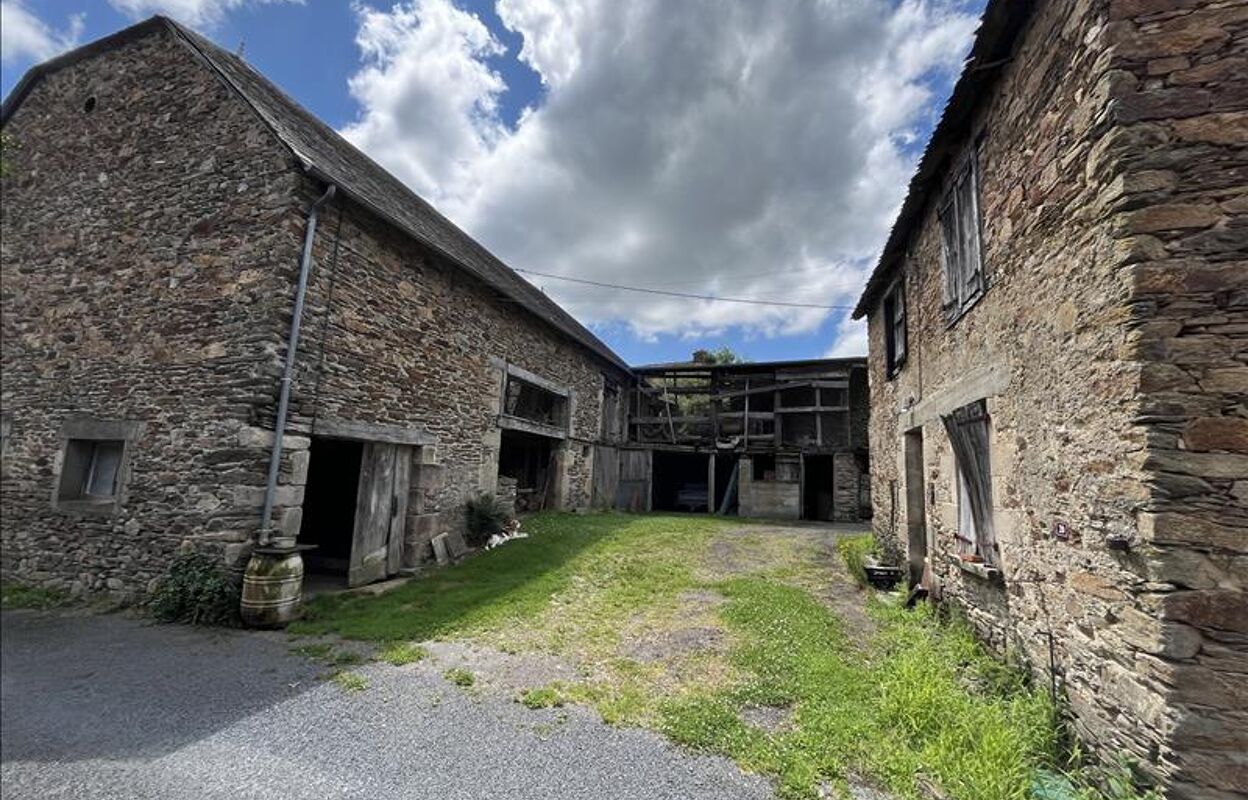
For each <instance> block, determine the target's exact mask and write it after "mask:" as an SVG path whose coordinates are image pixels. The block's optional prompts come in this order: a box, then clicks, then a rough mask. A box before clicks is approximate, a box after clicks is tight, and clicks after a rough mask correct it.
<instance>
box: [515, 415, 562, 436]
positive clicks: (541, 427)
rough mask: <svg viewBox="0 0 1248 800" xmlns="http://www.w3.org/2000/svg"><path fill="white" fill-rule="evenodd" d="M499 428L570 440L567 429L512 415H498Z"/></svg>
mask: <svg viewBox="0 0 1248 800" xmlns="http://www.w3.org/2000/svg"><path fill="white" fill-rule="evenodd" d="M498 427H500V428H502V429H504V430H509V431H520V432H521V433H531V434H533V435H535V436H544V437H546V438H547V439H566V438H568V431H567V429H566V428H560V427H558V426H557V425H547V424H546V423H544V422H534V421H533V420H531V419H524V418H523V417H513V416H511V415H510V414H499V415H498Z"/></svg>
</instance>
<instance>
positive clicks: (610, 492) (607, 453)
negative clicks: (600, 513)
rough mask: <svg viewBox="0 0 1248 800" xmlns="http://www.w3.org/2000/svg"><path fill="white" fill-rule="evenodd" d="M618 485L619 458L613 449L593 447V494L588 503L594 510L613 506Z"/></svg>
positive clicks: (599, 446)
mask: <svg viewBox="0 0 1248 800" xmlns="http://www.w3.org/2000/svg"><path fill="white" fill-rule="evenodd" d="M619 485H620V457H619V455H618V454H617V451H616V449H615V448H614V447H608V446H607V445H602V444H599V445H594V494H593V498H592V500H591V501H590V503H591V505H593V507H594V508H611V507H613V506H614V505H615V496H616V492H617V491H618V490H619Z"/></svg>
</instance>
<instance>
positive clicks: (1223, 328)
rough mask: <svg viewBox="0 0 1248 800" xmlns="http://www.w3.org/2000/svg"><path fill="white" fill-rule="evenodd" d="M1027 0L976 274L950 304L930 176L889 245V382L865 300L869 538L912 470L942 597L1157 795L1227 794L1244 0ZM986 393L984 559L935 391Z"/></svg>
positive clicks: (1245, 766)
mask: <svg viewBox="0 0 1248 800" xmlns="http://www.w3.org/2000/svg"><path fill="white" fill-rule="evenodd" d="M1036 8H1037V10H1036V12H1035V14H1034V16H1033V18H1032V19H1031V21H1030V22H1029V25H1028V27H1027V28H1026V29H1025V30H1024V33H1023V34H1022V38H1021V41H1020V43H1019V45H1018V46H1017V48H1016V51H1015V53H1014V57H1013V59H1012V61H1011V62H1010V63H1009V64H1008V65H1005V66H1004V67H1002V72H1001V75H1000V78H999V80H998V82H997V83H996V85H995V87H994V88H993V90H992V91H991V93H990V95H989V96H987V97H986V98H985V100H984V101H982V102H981V105H980V108H979V110H978V112H977V115H976V117H975V119H974V122H973V124H972V126H971V127H972V131H973V134H974V135H975V136H980V137H982V138H981V139H980V147H979V160H978V164H979V176H980V178H979V180H980V195H979V196H980V204H981V207H982V217H983V234H982V236H983V260H984V269H985V276H986V279H987V281H988V288H987V290H986V292H985V294H984V296H983V298H982V299H981V300H980V301H979V302H978V304H977V305H975V306H974V307H972V308H971V309H970V310H969V311H968V312H967V313H966V314H965V315H964V316H962V317H961V318H960V319H958V320H957V321H956V323H954V324H953V325H952V326H950V325H949V324H948V323H947V321H946V319H945V318H944V316H943V315H942V311H941V305H942V282H943V275H942V259H941V249H940V247H941V243H940V232H939V226H938V221H937V215H936V210H935V207H934V203H933V202H932V200H933V199H934V198H935V197H938V196H939V193H940V187H936V188H934V189H933V191H932V195H931V198H929V203H928V208H927V209H926V211H925V212H924V215H923V217H922V222H921V224H920V225H918V226H917V227H916V229H915V230H914V232H913V233H912V234H911V239H910V242H909V247H908V249H907V257H906V258H905V260H904V263H903V264H902V265H901V270H902V272H903V273H904V281H905V291H906V297H907V311H908V331H909V336H908V350H909V353H908V359H907V363H906V364H905V366H904V367H903V368H902V370H901V372H900V374H899V375H897V376H896V377H895V378H894V379H891V380H890V379H888V377H887V376H886V374H885V365H884V330H883V319H882V316H883V315H882V312H881V310H880V307H879V306H878V305H877V307H876V308H875V309H874V310H873V311H872V313H871V315H870V332H869V338H870V351H871V358H870V370H871V385H872V388H871V391H872V417H871V448H872V464H873V470H872V471H873V486H872V496H873V500H874V505H875V514H874V527H875V531H876V535H877V537H879V539H880V540H881V541H882V542H884V543H885V545H886V546H887V548H888V549H889V550H891V551H892V552H894V553H896V554H898V555H900V553H901V552H902V551H904V550H905V549H906V547H907V543H908V540H909V528H910V527H912V525H911V523H914V522H915V520H909V519H907V505H908V504H907V489H917V491H916V492H912V494H911V500H912V502H911V503H910V507H911V508H917V507H920V506H921V507H923V508H924V513H923V519H922V526H921V527H920V530H921V531H923V532H925V536H926V541H927V548H928V550H929V552H930V561H931V567H932V570H933V572H934V576H935V579H936V582H937V584H938V586H939V588H940V591H941V593H942V594H943V597H944V598H945V599H946V600H948V601H952V602H953V603H956V604H957V605H958V606H960V607H961V608H963V609H965V611H966V614H967V616H968V617H969V619H970V621H971V622H972V623H973V624H974V625H975V627H976V628H977V629H978V630H979V631H980V632H981V633H982V634H983V635H984V636H985V638H986V639H987V640H988V641H990V642H991V643H992V644H993V645H995V646H996V647H998V648H1000V649H1006V648H1009V649H1012V650H1014V651H1016V652H1020V653H1022V654H1024V655H1025V656H1026V657H1027V658H1028V660H1029V662H1030V663H1031V664H1032V666H1033V668H1034V669H1035V671H1036V672H1037V673H1038V674H1039V675H1041V676H1042V677H1043V678H1044V679H1045V680H1047V678H1048V676H1049V673H1050V671H1051V670H1052V671H1053V672H1056V674H1057V677H1058V679H1059V680H1060V681H1061V685H1062V686H1063V688H1064V690H1065V696H1066V698H1067V700H1068V703H1069V710H1070V712H1071V715H1072V721H1073V724H1074V727H1075V729H1076V731H1077V732H1078V733H1079V734H1080V735H1081V736H1082V737H1083V738H1084V739H1085V740H1086V741H1087V742H1089V743H1090V744H1091V745H1092V746H1093V747H1094V748H1095V749H1096V750H1097V751H1098V752H1100V753H1102V754H1105V755H1109V756H1116V755H1119V754H1121V755H1125V756H1128V757H1132V758H1135V759H1138V760H1139V761H1140V762H1141V765H1142V766H1143V768H1144V769H1146V770H1147V771H1149V772H1151V773H1152V774H1153V775H1154V776H1156V777H1157V778H1159V779H1161V780H1162V781H1163V782H1164V783H1165V784H1166V786H1167V792H1168V794H1167V796H1168V797H1173V798H1210V799H1211V800H1222V799H1224V798H1230V797H1242V796H1243V795H1242V794H1241V793H1238V792H1242V790H1243V788H1244V787H1245V786H1248V762H1245V760H1244V756H1243V753H1244V752H1246V751H1248V738H1246V734H1245V731H1248V722H1246V721H1245V716H1244V709H1245V706H1246V705H1248V691H1246V690H1245V688H1244V687H1245V686H1246V685H1248V682H1246V681H1245V673H1248V657H1246V656H1245V649H1246V645H1248V629H1246V626H1248V606H1246V605H1245V601H1244V593H1243V589H1244V580H1245V577H1246V575H1248V559H1246V557H1245V551H1246V549H1248V527H1246V526H1248V514H1246V513H1245V510H1244V506H1245V495H1246V492H1245V486H1248V483H1245V478H1248V455H1246V451H1248V434H1246V432H1245V431H1246V427H1245V419H1244V417H1245V414H1246V413H1248V408H1246V403H1248V401H1246V394H1245V393H1246V392H1248V367H1246V366H1245V360H1246V359H1248V353H1246V347H1245V345H1246V336H1248V318H1246V310H1248V286H1246V284H1248V264H1245V261H1244V259H1245V241H1246V236H1248V225H1245V216H1244V214H1245V208H1248V206H1246V205H1245V203H1244V199H1243V198H1244V197H1245V187H1246V186H1248V159H1246V158H1245V150H1244V143H1245V141H1246V137H1245V135H1244V133H1245V130H1248V126H1246V122H1248V119H1246V117H1245V112H1244V109H1245V105H1246V100H1248V96H1246V95H1245V90H1246V89H1248V86H1246V85H1245V83H1244V81H1243V80H1242V75H1243V69H1244V65H1245V61H1244V51H1245V30H1246V29H1248V6H1246V5H1245V4H1244V3H1218V4H1214V3H1200V2H1183V3H1176V2H1174V0H1167V1H1166V2H1160V1H1158V2H1149V1H1148V0H1123V2H1108V3H1106V2H1090V1H1089V0H1058V1H1055V2H1051V3H1042V4H1037V7H1036ZM1236 74H1237V75H1239V76H1240V77H1239V78H1238V79H1232V77H1231V76H1232V75H1236ZM968 141H969V139H968ZM979 399H985V400H986V403H987V408H988V412H989V414H990V417H991V422H990V425H991V443H990V450H991V472H992V500H993V507H994V519H995V527H996V537H997V542H998V545H999V560H1000V565H1001V570H1002V573H1003V577H1004V580H1003V581H1001V582H990V581H986V580H984V579H982V578H980V577H978V576H977V575H974V574H971V573H969V572H967V571H964V570H963V569H962V567H961V565H960V563H959V561H958V559H957V557H956V555H955V554H956V552H957V549H956V545H955V538H954V531H955V530H956V526H957V505H956V484H955V481H954V470H955V467H954V461H953V456H952V450H951V447H950V444H949V442H948V438H947V436H946V435H945V432H944V429H943V426H942V424H941V422H940V415H941V414H946V413H949V412H950V411H952V410H953V409H954V408H957V407H959V406H962V405H965V404H967V403H970V402H972V401H975V400H979ZM907 433H909V434H910V436H909V437H907V436H906V434H907ZM920 437H921V438H920ZM907 446H908V447H909V448H910V449H911V451H912V452H911V465H912V469H911V470H910V471H909V472H907V469H906V461H907V459H906V455H907V454H906V449H907ZM920 448H921V454H920V453H919V449H920ZM914 466H917V469H914V468H913V467H914ZM914 501H917V505H916V503H915V502H914ZM1112 540H1126V541H1127V542H1129V543H1130V545H1129V549H1128V550H1126V551H1120V550H1116V549H1113V548H1112V547H1111V541H1112ZM920 541H922V537H920ZM1050 641H1051V642H1052V644H1053V647H1054V654H1055V656H1054V659H1053V662H1052V663H1050V659H1049V654H1048V648H1049V643H1050Z"/></svg>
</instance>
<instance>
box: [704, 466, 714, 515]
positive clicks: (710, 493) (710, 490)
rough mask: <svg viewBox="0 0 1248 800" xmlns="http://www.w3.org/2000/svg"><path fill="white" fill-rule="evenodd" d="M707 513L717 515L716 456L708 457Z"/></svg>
mask: <svg viewBox="0 0 1248 800" xmlns="http://www.w3.org/2000/svg"><path fill="white" fill-rule="evenodd" d="M706 513H708V514H714V513H715V454H714V453H711V454H710V455H709V456H707V457H706Z"/></svg>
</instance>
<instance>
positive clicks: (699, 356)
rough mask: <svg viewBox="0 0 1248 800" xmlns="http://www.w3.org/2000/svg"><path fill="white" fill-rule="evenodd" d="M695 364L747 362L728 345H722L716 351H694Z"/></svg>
mask: <svg viewBox="0 0 1248 800" xmlns="http://www.w3.org/2000/svg"><path fill="white" fill-rule="evenodd" d="M693 363H695V364H744V363H746V360H745V359H744V358H742V357H741V356H739V355H737V354H736V353H734V352H732V349H731V348H730V347H728V346H727V345H722V346H720V347H718V348H716V349H714V350H706V349H698V350H694V351H693Z"/></svg>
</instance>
